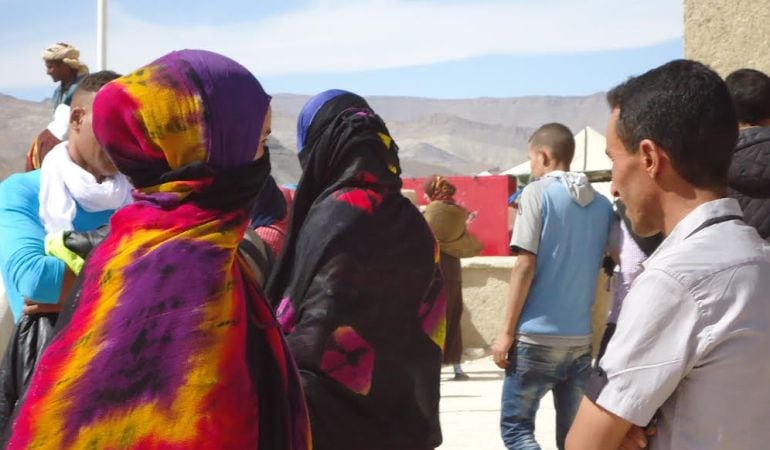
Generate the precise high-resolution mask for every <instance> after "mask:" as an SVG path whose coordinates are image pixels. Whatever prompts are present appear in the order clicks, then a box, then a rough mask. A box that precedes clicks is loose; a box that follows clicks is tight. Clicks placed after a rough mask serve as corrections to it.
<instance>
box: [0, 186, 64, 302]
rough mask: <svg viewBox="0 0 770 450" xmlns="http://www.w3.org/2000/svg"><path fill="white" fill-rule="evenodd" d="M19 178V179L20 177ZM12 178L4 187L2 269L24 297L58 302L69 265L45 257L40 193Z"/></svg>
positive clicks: (1, 196) (0, 197)
mask: <svg viewBox="0 0 770 450" xmlns="http://www.w3.org/2000/svg"><path fill="white" fill-rule="evenodd" d="M17 177H18V176H17ZM17 177H11V178H8V179H7V180H6V181H5V182H3V183H2V184H1V185H0V266H2V271H3V273H4V274H5V275H6V276H7V279H6V280H5V281H6V283H8V284H9V285H12V286H13V287H14V289H15V290H16V291H17V292H19V293H20V294H21V296H22V297H24V298H27V299H32V300H34V301H36V302H39V303H49V304H53V303H57V302H58V301H59V299H60V297H61V295H62V286H63V284H64V278H65V265H64V263H63V262H62V261H61V260H59V259H58V258H54V257H51V256H46V254H45V229H44V228H43V225H42V224H41V223H40V219H39V217H38V212H37V210H36V208H35V205H37V198H36V196H37V193H36V192H34V190H33V189H30V187H29V186H26V185H25V184H24V183H23V182H21V179H20V178H17Z"/></svg>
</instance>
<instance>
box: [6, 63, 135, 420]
mask: <svg viewBox="0 0 770 450" xmlns="http://www.w3.org/2000/svg"><path fill="white" fill-rule="evenodd" d="M117 77H118V74H116V73H114V72H110V71H103V72H97V73H94V74H91V75H89V76H87V77H85V78H84V79H83V81H82V83H81V84H80V87H79V88H78V89H77V90H76V91H75V94H74V95H73V98H72V104H71V112H70V119H69V128H70V140H69V141H64V142H62V143H60V144H58V145H57V146H55V147H54V148H53V149H52V150H51V151H50V153H49V154H48V155H47V156H46V158H45V160H44V161H43V164H42V167H41V168H40V169H39V170H34V171H31V172H27V173H22V174H16V175H12V176H10V177H9V178H7V179H6V180H5V181H3V182H2V183H0V275H2V278H3V282H4V285H5V289H6V297H7V298H8V304H9V307H10V309H11V312H12V313H13V316H14V319H15V321H16V323H17V325H16V328H15V331H14V333H13V336H12V337H11V340H10V342H9V344H8V348H7V350H6V352H5V356H4V357H3V360H2V365H1V366H0V434H2V433H3V431H4V429H5V427H6V426H7V424H8V423H9V421H10V418H11V417H12V416H13V411H14V409H15V407H16V403H17V402H18V399H19V398H21V396H22V395H23V392H24V389H25V387H26V384H27V382H28V381H29V379H30V377H31V376H32V373H33V371H34V368H35V364H36V361H37V357H39V355H40V353H41V352H42V350H43V349H44V348H45V346H46V344H47V342H48V339H50V337H51V336H52V334H53V327H54V325H55V323H56V319H57V318H58V313H59V311H61V308H62V303H63V302H61V300H62V299H64V298H65V297H66V296H67V295H68V294H69V291H70V288H71V286H72V283H73V282H74V279H75V275H76V273H75V272H73V270H72V269H70V268H69V266H68V265H67V264H66V263H65V262H64V261H65V260H66V261H67V262H70V263H71V260H70V259H68V258H66V257H63V259H59V258H58V257H55V256H51V255H49V254H48V253H49V251H50V253H52V254H57V255H58V254H61V253H59V252H57V251H55V250H53V249H55V248H56V246H55V245H50V244H52V243H55V242H56V238H57V237H58V238H59V242H62V243H63V233H64V232H67V231H79V232H87V231H91V230H94V229H96V228H98V227H100V226H102V225H106V224H107V223H108V221H109V219H110V216H111V215H112V214H113V213H114V212H115V210H116V209H118V208H119V207H121V206H123V205H125V204H127V203H129V202H130V201H131V190H132V188H131V184H130V183H129V182H128V179H127V178H126V177H125V176H124V175H122V174H120V173H118V171H117V169H116V168H115V165H114V164H113V163H112V161H111V160H110V158H109V157H108V156H107V154H106V152H104V150H103V149H102V148H101V146H100V145H99V142H98V141H97V140H96V137H95V136H94V133H93V130H92V128H91V118H92V105H93V100H94V97H95V96H96V92H97V91H98V90H99V89H100V88H101V87H102V86H104V85H105V84H107V83H108V82H110V81H112V80H113V79H115V78H117ZM75 271H77V268H75Z"/></svg>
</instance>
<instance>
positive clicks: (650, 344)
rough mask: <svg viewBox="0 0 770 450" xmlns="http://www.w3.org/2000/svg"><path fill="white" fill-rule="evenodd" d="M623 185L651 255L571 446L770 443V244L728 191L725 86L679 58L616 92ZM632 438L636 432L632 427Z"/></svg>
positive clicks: (618, 175)
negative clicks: (657, 237) (654, 245)
mask: <svg viewBox="0 0 770 450" xmlns="http://www.w3.org/2000/svg"><path fill="white" fill-rule="evenodd" d="M607 98H608V100H609V103H610V106H611V108H612V116H611V118H610V121H609V125H608V129H607V154H608V156H609V157H610V159H612V161H613V168H612V172H613V173H612V178H613V191H614V192H613V193H614V194H615V195H618V196H619V197H620V198H621V199H622V200H623V201H624V202H625V204H626V206H627V214H628V217H629V219H630V221H631V224H632V227H633V231H634V232H635V233H637V234H638V235H640V236H651V235H653V234H655V233H657V232H662V233H663V235H664V236H665V240H664V241H663V243H662V244H661V245H660V247H659V248H658V249H657V250H656V251H655V253H653V254H652V256H650V258H649V259H648V260H647V261H646V262H645V263H644V264H643V272H642V273H641V274H640V275H639V277H638V278H637V280H636V281H635V282H634V284H633V286H632V287H631V290H630V291H629V293H628V296H627V297H626V299H625V301H624V304H623V309H622V310H621V312H620V317H619V319H618V325H617V330H616V332H615V335H614V336H613V338H612V340H611V341H610V343H609V346H608V348H607V352H606V354H605V356H604V357H603V358H602V359H601V361H600V362H599V365H598V368H597V369H596V371H595V372H594V373H593V374H592V376H591V379H590V380H589V382H588V385H587V386H586V397H585V398H584V399H583V401H582V403H581V405H580V408H579V411H578V414H577V417H576V419H575V421H574V423H573V426H572V428H571V429H570V432H569V435H568V438H567V449H572V450H592V449H613V450H615V449H618V448H619V447H620V446H621V445H623V447H622V448H634V447H633V446H634V445H635V444H637V442H634V441H636V440H638V438H639V436H640V433H639V428H638V427H646V426H648V425H650V424H651V423H654V424H655V427H656V428H657V433H656V434H655V435H654V436H652V437H650V442H649V444H650V445H649V446H650V447H651V448H654V449H656V450H657V449H678V450H688V449H699V450H706V449H725V450H727V449H730V450H732V449H747V450H750V449H764V448H767V446H768V442H770V427H768V426H767V423H766V422H767V418H768V417H770V389H768V388H767V386H766V384H767V380H768V379H770V305H769V304H768V301H769V299H770V297H769V295H770V294H768V293H770V246H768V244H767V243H766V242H765V241H763V240H762V239H761V238H760V237H759V235H758V234H757V232H756V230H754V228H752V227H750V226H748V225H746V224H745V223H744V222H743V220H742V212H741V209H740V206H739V205H738V202H737V201H736V200H734V199H728V198H725V197H726V191H727V169H728V167H729V165H730V158H731V156H732V152H733V149H734V148H735V143H736V141H737V135H738V125H737V121H736V116H735V111H734V108H733V106H732V104H731V100H730V95H729V93H728V91H727V87H726V86H725V84H724V82H723V81H722V80H721V79H720V78H719V76H718V75H717V74H716V73H714V72H713V71H711V70H710V69H709V68H707V67H706V66H704V65H702V64H700V63H697V62H693V61H685V60H679V61H672V62H670V63H668V64H665V65H663V66H661V67H658V68H656V69H653V70H651V71H649V72H647V73H645V74H643V75H641V76H638V77H635V78H631V79H630V80H629V81H627V82H626V83H623V84H622V85H620V86H618V87H616V88H615V89H613V90H612V91H610V93H609V94H608V95H607ZM632 436H633V437H634V438H633V439H631V437H632Z"/></svg>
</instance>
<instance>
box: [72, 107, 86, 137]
mask: <svg viewBox="0 0 770 450" xmlns="http://www.w3.org/2000/svg"><path fill="white" fill-rule="evenodd" d="M85 115H86V110H85V109H83V107H82V106H73V107H72V109H71V110H70V130H75V131H78V132H79V131H80V126H81V125H82V124H83V117H85Z"/></svg>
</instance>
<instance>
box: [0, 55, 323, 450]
mask: <svg viewBox="0 0 770 450" xmlns="http://www.w3.org/2000/svg"><path fill="white" fill-rule="evenodd" d="M269 101H270V97H269V96H268V95H267V94H265V92H264V91H263V90H262V87H261V86H260V84H259V82H258V81H257V80H256V79H255V78H254V77H253V75H251V73H249V72H248V71H247V70H246V69H245V68H243V67H242V66H240V65H239V64H237V63H236V62H234V61H232V60H230V59H228V58H225V57H223V56H220V55H217V54H214V53H210V52H205V51H191V50H186V51H181V52H174V53H170V54H168V55H166V56H164V57H162V58H160V59H159V60H157V61H155V62H153V63H151V64H149V65H148V66H146V67H143V68H141V69H139V70H137V71H135V72H133V73H131V74H129V75H127V76H125V77H122V78H119V79H118V80H116V81H114V82H112V83H110V84H109V85H107V86H105V87H104V88H103V89H102V90H101V91H100V92H99V94H98V95H97V98H96V101H95V103H94V132H95V133H96V136H97V137H98V139H99V141H100V142H101V143H102V144H103V145H104V147H105V148H106V149H107V151H108V152H109V154H110V156H111V157H112V158H113V160H114V161H115V163H116V165H117V166H118V168H119V169H120V170H121V171H122V172H124V173H126V174H127V175H128V176H129V177H130V178H131V179H132V180H133V182H134V184H135V185H136V186H137V187H138V189H137V190H136V191H135V199H136V202H135V203H134V204H132V205H130V206H128V207H126V208H124V209H122V210H120V211H119V212H118V213H116V214H115V216H114V217H113V219H112V221H111V231H110V235H109V236H108V237H107V239H106V240H105V241H104V242H103V244H102V245H101V246H99V247H98V248H97V249H96V250H95V251H94V253H93V254H92V256H91V258H90V259H89V260H88V262H87V265H86V268H85V269H84V277H83V284H82V289H81V291H80V292H81V293H80V296H79V299H78V300H77V306H76V308H74V310H72V312H71V314H66V313H65V314H64V316H65V317H63V318H62V319H60V320H64V321H65V323H66V325H64V326H63V327H62V328H60V331H59V333H58V334H57V336H56V337H55V338H54V340H53V341H52V343H51V345H50V346H49V347H48V349H47V351H46V352H45V354H44V355H43V357H42V359H41V360H40V363H39V366H38V369H37V372H36V374H35V376H34V378H33V379H32V381H31V384H30V387H29V389H28V391H27V396H26V398H25V401H24V403H23V404H22V405H21V406H20V408H19V411H18V413H17V415H16V417H15V419H14V422H13V429H12V434H11V436H10V438H9V441H8V447H7V448H11V449H18V448H41V449H42V448H56V449H60V448H93V449H111V448H114V449H118V448H120V449H128V448H130V449H151V448H152V449H209V448H211V449H225V448H227V449H275V450H278V449H280V450H284V449H292V450H295V449H307V448H309V445H310V444H309V430H308V422H307V414H306V411H305V404H304V400H303V396H302V391H301V387H300V383H299V379H298V375H297V372H296V368H295V366H294V363H293V362H292V359H291V355H290V354H289V353H288V350H287V348H286V345H285V343H284V340H283V337H282V335H281V333H280V331H279V329H278V327H277V326H276V322H275V319H274V317H273V315H272V313H271V311H270V309H269V308H268V307H267V305H266V302H265V301H264V297H263V296H262V295H261V293H260V292H259V291H258V290H257V288H256V287H255V286H256V285H255V282H254V278H253V276H252V275H251V274H249V273H247V270H246V269H245V265H244V264H243V263H242V261H241V259H240V257H239V256H238V254H237V247H238V243H239V242H240V240H241V238H242V236H243V233H244V231H245V229H246V227H247V225H248V222H249V213H250V212H251V211H250V208H251V206H252V205H253V200H254V198H255V197H256V194H257V193H258V191H259V187H260V186H261V184H262V183H263V182H264V180H265V178H266V177H267V176H268V173H269V162H268V161H262V160H260V161H256V162H252V160H253V158H254V154H255V152H256V149H257V146H258V143H259V139H260V132H261V128H262V124H263V122H264V119H265V115H266V112H267V109H268V105H269Z"/></svg>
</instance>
